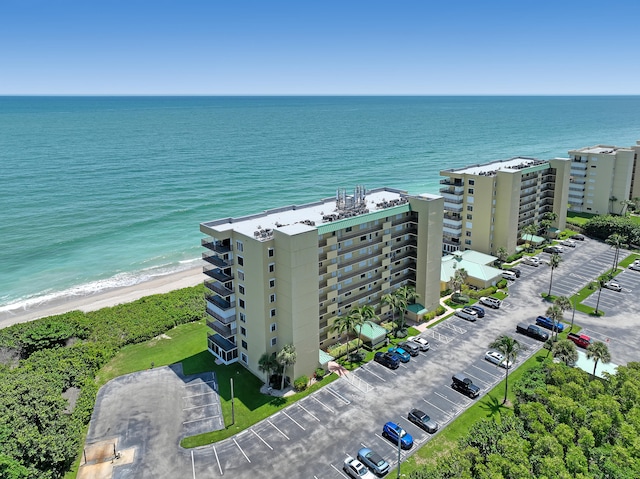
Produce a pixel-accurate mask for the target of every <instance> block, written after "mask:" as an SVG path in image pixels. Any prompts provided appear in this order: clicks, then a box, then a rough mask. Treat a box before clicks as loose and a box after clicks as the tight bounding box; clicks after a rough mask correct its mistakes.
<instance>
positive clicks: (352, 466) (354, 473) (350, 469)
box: [342, 456, 377, 479]
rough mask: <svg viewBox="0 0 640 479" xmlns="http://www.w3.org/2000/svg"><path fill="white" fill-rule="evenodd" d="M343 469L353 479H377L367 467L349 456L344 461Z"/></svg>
mask: <svg viewBox="0 0 640 479" xmlns="http://www.w3.org/2000/svg"><path fill="white" fill-rule="evenodd" d="M342 469H343V470H344V472H346V473H347V474H348V475H349V477H352V478H353V479H377V478H376V475H375V474H374V473H373V472H371V471H370V470H369V469H367V466H365V465H364V464H362V463H361V462H360V461H358V460H357V459H354V458H353V457H351V456H347V458H346V459H345V460H344V464H343V465H342Z"/></svg>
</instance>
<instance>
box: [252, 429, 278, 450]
mask: <svg viewBox="0 0 640 479" xmlns="http://www.w3.org/2000/svg"><path fill="white" fill-rule="evenodd" d="M251 432H252V433H253V434H254V436H256V437H257V438H258V439H260V440H261V441H262V442H264V445H265V446H267V447H268V448H269V449H271V450H272V451H273V448H272V447H271V446H270V445H269V443H268V442H267V441H265V440H264V439H262V437H260V435H259V434H258V433H257V432H255V431H254V430H253V429H251Z"/></svg>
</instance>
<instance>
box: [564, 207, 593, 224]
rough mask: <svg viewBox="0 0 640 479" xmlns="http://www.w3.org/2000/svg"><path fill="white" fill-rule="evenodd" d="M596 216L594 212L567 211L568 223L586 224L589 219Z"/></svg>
mask: <svg viewBox="0 0 640 479" xmlns="http://www.w3.org/2000/svg"><path fill="white" fill-rule="evenodd" d="M594 216H596V215H594V214H592V213H575V212H572V211H567V223H570V224H574V225H578V226H584V225H585V224H587V221H589V220H590V219H591V218H593V217H594Z"/></svg>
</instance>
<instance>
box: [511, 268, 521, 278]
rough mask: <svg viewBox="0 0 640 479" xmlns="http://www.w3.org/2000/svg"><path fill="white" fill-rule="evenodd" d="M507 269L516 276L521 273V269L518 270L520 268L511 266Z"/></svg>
mask: <svg viewBox="0 0 640 479" xmlns="http://www.w3.org/2000/svg"><path fill="white" fill-rule="evenodd" d="M509 271H511V272H512V273H515V274H516V278H519V277H520V275H521V274H522V271H520V269H518V268H511V269H510V270H509Z"/></svg>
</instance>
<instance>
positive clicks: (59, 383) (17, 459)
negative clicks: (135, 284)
mask: <svg viewBox="0 0 640 479" xmlns="http://www.w3.org/2000/svg"><path fill="white" fill-rule="evenodd" d="M203 311H204V299H203V291H202V286H197V287H194V288H186V289H182V290H178V291H174V292H172V293H168V294H163V295H155V296H148V297H146V298H142V299H140V300H138V301H135V302H133V303H129V304H123V305H119V306H115V307H112V308H104V309H101V310H99V311H94V312H90V313H82V312H80V311H73V312H70V313H67V314H63V315H58V316H51V317H48V318H43V319H40V320H36V321H32V322H29V323H23V324H17V325H14V326H11V327H8V328H5V329H2V330H0V358H2V359H1V362H0V411H2V414H0V451H2V452H1V453H0V476H2V477H10V478H12V479H18V478H19V479H22V478H32V477H34V478H35V477H37V478H44V479H49V478H57V477H62V476H63V475H64V474H65V472H66V471H67V470H69V469H70V468H71V466H72V465H73V463H74V460H75V459H76V457H77V454H78V451H79V450H80V448H81V446H82V441H83V436H84V430H85V428H86V425H87V424H88V422H89V419H90V418H91V413H92V411H93V405H94V402H95V397H96V394H97V391H98V385H97V384H96V381H95V377H96V375H97V374H98V371H99V370H100V368H101V367H102V366H104V365H105V364H107V363H108V362H109V361H110V360H111V359H112V358H113V357H114V356H115V355H116V354H117V352H118V351H120V350H121V349H122V348H123V347H125V346H127V345H129V344H135V343H141V342H143V341H147V340H150V339H152V338H154V337H156V336H158V335H160V334H163V333H165V332H167V331H168V330H170V329H171V328H173V327H175V326H177V325H179V324H185V323H190V322H193V321H196V320H199V319H201V318H202V314H203ZM171 354H173V353H168V352H165V353H164V359H159V360H158V364H160V363H162V362H163V361H168V362H173V358H172V357H170V356H171ZM139 358H140V359H139V360H140V361H143V363H140V365H142V364H144V367H145V368H146V367H150V362H149V358H150V357H149V356H146V357H144V355H141V356H139ZM161 358H162V356H161ZM152 361H153V360H152ZM119 367H120V368H123V369H127V368H129V369H130V368H131V366H125V367H123V366H119ZM136 367H137V366H136ZM114 368H115V366H114ZM109 377H113V376H110V375H109V372H105V374H104V376H101V379H100V380H101V381H106V380H107V379H108V378H109ZM65 392H67V393H69V392H74V395H77V401H76V402H75V406H73V407H72V405H71V404H70V402H69V401H68V400H67V399H66V398H65V397H63V393H65ZM71 409H72V410H71Z"/></svg>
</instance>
